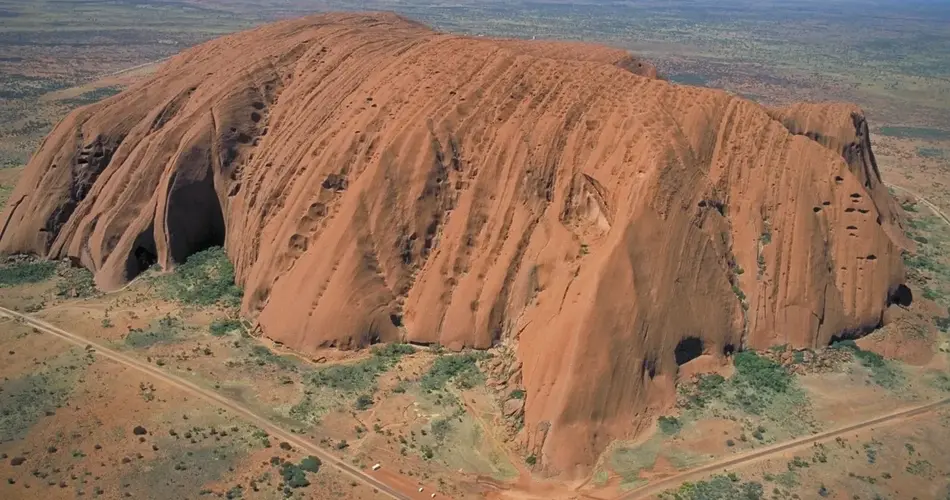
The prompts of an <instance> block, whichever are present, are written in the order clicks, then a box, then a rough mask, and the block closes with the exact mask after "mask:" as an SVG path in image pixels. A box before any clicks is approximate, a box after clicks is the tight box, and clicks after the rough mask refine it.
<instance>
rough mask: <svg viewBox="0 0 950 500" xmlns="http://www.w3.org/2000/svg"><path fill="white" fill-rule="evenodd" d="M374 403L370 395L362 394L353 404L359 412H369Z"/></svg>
mask: <svg viewBox="0 0 950 500" xmlns="http://www.w3.org/2000/svg"><path fill="white" fill-rule="evenodd" d="M374 402H375V401H373V397H372V396H370V395H369V394H360V395H359V397H357V398H356V402H355V403H353V407H354V408H356V409H357V410H359V411H363V410H368V409H369V408H370V407H371V406H373V403H374Z"/></svg>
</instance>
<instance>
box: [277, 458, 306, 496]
mask: <svg viewBox="0 0 950 500" xmlns="http://www.w3.org/2000/svg"><path fill="white" fill-rule="evenodd" d="M280 475H281V477H283V478H284V484H286V485H287V486H290V487H291V488H294V489H296V488H306V487H307V486H310V481H308V480H307V473H306V472H304V470H303V469H301V468H300V467H298V466H297V465H295V464H293V463H291V462H284V463H283V464H282V465H281V468H280Z"/></svg>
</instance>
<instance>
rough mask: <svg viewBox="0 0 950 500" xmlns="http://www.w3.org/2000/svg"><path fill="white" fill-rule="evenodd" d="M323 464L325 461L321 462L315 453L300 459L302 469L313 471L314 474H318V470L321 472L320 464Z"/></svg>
mask: <svg viewBox="0 0 950 500" xmlns="http://www.w3.org/2000/svg"><path fill="white" fill-rule="evenodd" d="M322 465H323V462H321V461H320V459H319V458H317V457H315V456H313V455H308V456H307V457H305V458H304V459H303V460H301V461H300V468H301V469H303V470H305V471H307V472H313V473H314V474H316V473H317V472H320V466H322Z"/></svg>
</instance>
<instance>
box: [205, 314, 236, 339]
mask: <svg viewBox="0 0 950 500" xmlns="http://www.w3.org/2000/svg"><path fill="white" fill-rule="evenodd" d="M241 327H242V325H241V320H239V319H234V318H218V319H216V320H214V321H212V322H211V326H210V327H209V328H208V330H209V331H210V332H211V335H214V336H215V337H224V336H225V335H227V334H229V333H231V332H234V331H238V330H241Z"/></svg>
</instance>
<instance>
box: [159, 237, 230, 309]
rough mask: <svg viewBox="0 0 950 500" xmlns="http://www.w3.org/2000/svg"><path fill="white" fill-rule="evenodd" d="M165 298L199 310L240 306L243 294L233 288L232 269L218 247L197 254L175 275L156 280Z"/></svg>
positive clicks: (178, 269)
mask: <svg viewBox="0 0 950 500" xmlns="http://www.w3.org/2000/svg"><path fill="white" fill-rule="evenodd" d="M157 281H158V285H159V289H160V290H161V292H162V294H163V295H164V296H165V298H167V299H170V300H176V301H178V302H181V303H183V304H193V305H199V306H211V305H216V304H217V305H224V306H232V307H235V306H237V305H239V304H240V303H241V297H242V296H243V291H242V290H241V289H240V288H239V287H238V286H237V285H235V284H234V266H233V265H232V264H231V261H229V260H228V256H227V255H226V254H225V253H224V249H223V248H221V247H212V248H209V249H207V250H203V251H201V252H198V253H196V254H194V255H192V256H190V257H188V259H187V260H186V261H185V263H184V264H182V265H180V266H178V267H177V268H176V269H175V272H173V273H171V274H168V275H165V276H160V277H159V278H158V280H157Z"/></svg>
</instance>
